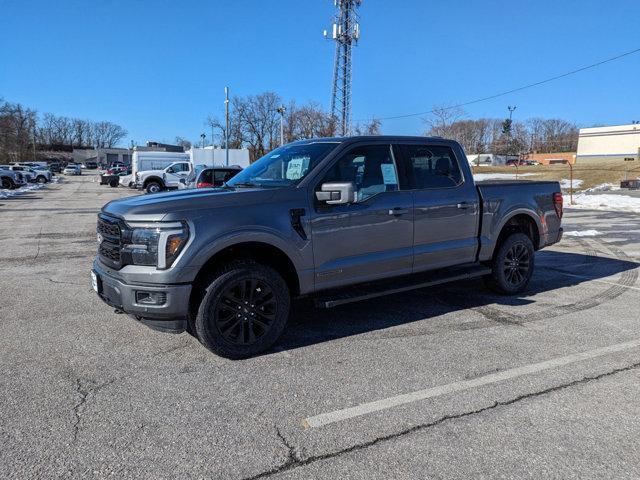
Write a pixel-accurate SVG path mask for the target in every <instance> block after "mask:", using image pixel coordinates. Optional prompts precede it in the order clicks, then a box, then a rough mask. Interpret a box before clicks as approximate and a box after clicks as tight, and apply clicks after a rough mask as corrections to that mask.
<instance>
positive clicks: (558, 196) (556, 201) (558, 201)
mask: <svg viewBox="0 0 640 480" xmlns="http://www.w3.org/2000/svg"><path fill="white" fill-rule="evenodd" d="M553 206H554V207H555V208H556V214H557V215H558V218H562V193H560V192H556V193H554V194H553Z"/></svg>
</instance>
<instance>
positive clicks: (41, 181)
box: [36, 175, 47, 184]
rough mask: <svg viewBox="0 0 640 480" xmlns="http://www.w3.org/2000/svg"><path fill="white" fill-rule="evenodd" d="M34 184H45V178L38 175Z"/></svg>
mask: <svg viewBox="0 0 640 480" xmlns="http://www.w3.org/2000/svg"><path fill="white" fill-rule="evenodd" d="M36 182H38V183H40V184H43V183H47V177H44V176H42V175H40V176H39V177H37V178H36Z"/></svg>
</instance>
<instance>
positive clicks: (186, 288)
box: [93, 260, 191, 331]
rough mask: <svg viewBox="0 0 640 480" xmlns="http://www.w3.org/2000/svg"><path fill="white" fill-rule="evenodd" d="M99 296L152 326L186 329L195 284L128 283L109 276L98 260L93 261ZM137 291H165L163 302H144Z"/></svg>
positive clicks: (165, 329)
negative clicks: (141, 302) (137, 298)
mask: <svg viewBox="0 0 640 480" xmlns="http://www.w3.org/2000/svg"><path fill="white" fill-rule="evenodd" d="M93 273H94V274H95V275H96V277H97V293H98V296H99V297H100V298H101V299H102V301H103V302H105V303H106V304H107V305H109V306H111V307H113V308H114V309H116V310H118V311H121V312H124V313H128V314H130V315H133V316H134V317H136V319H137V320H139V321H141V322H142V323H145V324H147V325H148V326H149V327H151V328H154V329H156V330H163V331H184V329H185V328H186V319H187V317H188V315H189V296H190V295H191V285H188V284H187V285H159V284H128V283H125V282H124V281H122V280H121V279H118V278H115V277H113V276H112V275H109V274H108V273H107V272H106V271H105V269H104V268H102V266H101V265H100V262H99V261H98V260H95V261H94V262H93ZM136 292H154V293H164V294H165V295H166V300H165V302H164V303H163V304H162V305H143V304H139V303H137V301H136Z"/></svg>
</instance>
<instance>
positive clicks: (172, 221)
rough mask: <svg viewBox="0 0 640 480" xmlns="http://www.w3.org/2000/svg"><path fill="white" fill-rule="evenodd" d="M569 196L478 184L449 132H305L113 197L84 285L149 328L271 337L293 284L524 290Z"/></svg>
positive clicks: (247, 346) (329, 289) (339, 296)
mask: <svg viewBox="0 0 640 480" xmlns="http://www.w3.org/2000/svg"><path fill="white" fill-rule="evenodd" d="M562 209H563V205H562V193H561V190H560V185H559V184H558V182H543V181H531V182H530V181H526V180H525V181H511V182H505V181H485V182H479V183H478V184H475V183H474V180H473V175H472V172H471V169H470V167H469V164H468V162H467V161H466V158H465V154H464V151H463V149H462V147H461V146H460V145H459V144H458V143H457V142H455V141H452V140H445V139H442V138H427V137H395V136H378V137H349V138H337V139H335V138H329V139H316V140H304V141H299V142H295V143H292V144H288V145H285V146H282V147H280V148H277V149H275V150H273V151H272V152H270V153H269V154H267V155H266V156H264V157H262V158H261V159H260V160H258V161H257V162H255V163H253V164H252V165H251V166H249V167H247V168H245V169H244V170H243V171H242V172H240V173H238V174H237V175H236V176H235V177H233V178H232V179H231V180H229V181H228V182H227V183H226V185H225V187H224V188H212V189H192V190H183V191H180V192H171V193H167V194H164V195H158V196H154V197H146V196H145V197H143V196H135V197H129V198H124V199H120V200H115V201H112V202H110V203H108V204H106V205H105V206H104V207H103V208H102V212H101V213H100V214H99V215H98V219H97V220H98V221H97V231H98V234H99V236H98V238H99V240H100V243H99V247H98V254H97V257H96V259H95V261H94V263H93V268H92V272H91V273H92V285H93V288H94V289H95V290H96V292H97V293H98V295H99V297H100V298H101V299H102V300H103V301H104V302H105V303H107V304H108V305H110V306H111V307H113V308H115V309H116V310H118V311H121V312H126V313H129V314H131V315H133V316H135V317H136V318H137V319H138V320H139V321H141V322H142V323H144V324H146V325H148V326H150V327H151V328H156V329H159V330H162V331H173V332H181V331H184V330H186V329H188V330H189V331H191V332H193V334H194V335H197V337H198V339H199V340H200V342H201V343H202V344H203V345H204V346H206V347H207V348H209V349H210V350H211V351H213V352H216V353H217V354H219V355H222V356H225V357H229V358H245V357H248V356H252V355H255V354H257V353H259V352H262V351H264V350H266V349H268V348H270V347H271V346H272V345H273V344H274V343H275V342H276V341H277V339H278V338H279V337H280V335H281V334H282V332H283V330H284V328H285V325H286V323H287V320H288V318H289V312H290V305H291V298H292V297H297V296H313V297H315V300H316V302H317V304H318V305H320V306H322V307H327V308H328V307H333V306H336V305H341V304H344V303H348V302H353V301H362V300H366V299H368V298H371V297H375V296H381V295H389V294H392V293H396V292H399V291H406V290H410V289H415V288H423V287H426V286H430V285H435V284H440V283H445V282H450V281H459V280H461V279H470V278H474V277H484V278H485V280H486V282H487V284H488V285H489V286H490V287H491V288H492V289H494V290H496V291H498V292H501V293H503V294H507V295H515V294H519V293H521V292H523V291H524V290H525V289H526V287H527V285H528V284H529V281H530V279H531V276H532V274H533V271H534V263H535V257H534V254H535V251H536V250H538V249H541V248H544V247H546V246H548V245H551V244H553V243H556V242H558V241H560V239H561V238H562V228H561V218H562V213H563V210H562ZM345 321H348V319H346V320H345Z"/></svg>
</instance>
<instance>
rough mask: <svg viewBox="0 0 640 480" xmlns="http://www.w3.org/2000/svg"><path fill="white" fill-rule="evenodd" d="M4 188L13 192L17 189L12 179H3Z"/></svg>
mask: <svg viewBox="0 0 640 480" xmlns="http://www.w3.org/2000/svg"><path fill="white" fill-rule="evenodd" d="M2 188H6V189H7V190H13V189H14V188H15V185H14V184H13V181H12V180H11V179H10V178H3V179H2Z"/></svg>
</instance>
